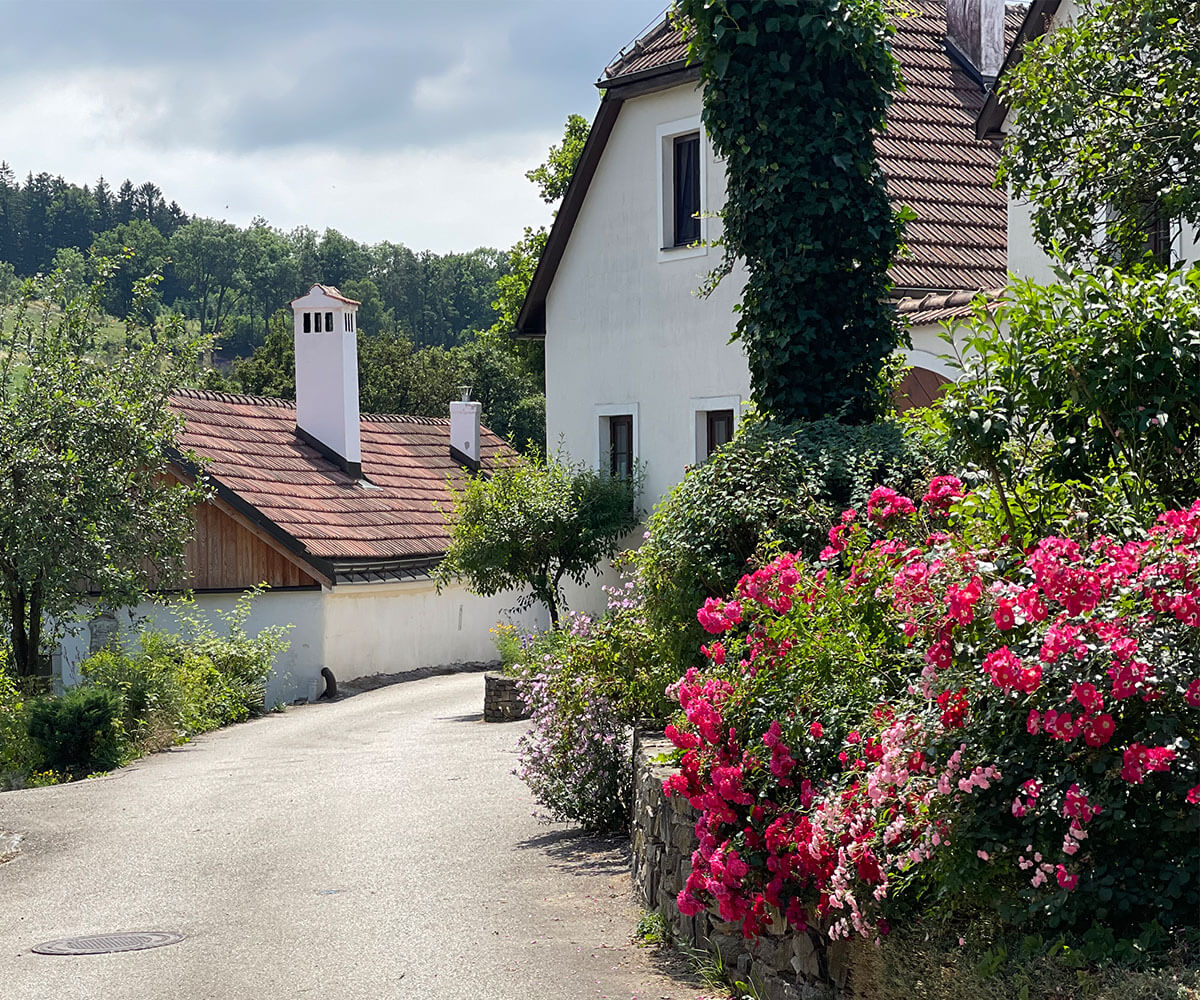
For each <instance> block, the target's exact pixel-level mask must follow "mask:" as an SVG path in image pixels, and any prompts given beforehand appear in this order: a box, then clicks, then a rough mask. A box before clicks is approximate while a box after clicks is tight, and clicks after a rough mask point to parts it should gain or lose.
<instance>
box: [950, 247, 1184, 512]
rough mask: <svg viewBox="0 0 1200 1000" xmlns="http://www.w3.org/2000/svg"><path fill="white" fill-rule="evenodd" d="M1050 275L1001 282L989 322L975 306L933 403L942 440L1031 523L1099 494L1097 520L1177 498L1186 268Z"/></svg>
mask: <svg viewBox="0 0 1200 1000" xmlns="http://www.w3.org/2000/svg"><path fill="white" fill-rule="evenodd" d="M1064 278H1065V280H1064V281H1063V283H1061V284H1057V285H1049V286H1045V287H1042V286H1037V285H1034V284H1032V283H1031V282H1017V283H1014V284H1013V285H1012V287H1011V288H1010V289H1009V291H1008V293H1007V301H1006V303H1005V304H1004V307H1003V310H1002V312H1001V313H1000V316H999V318H998V319H994V318H993V317H991V316H990V315H989V314H988V313H987V312H986V311H984V310H980V311H979V312H978V313H977V314H976V317H975V319H974V321H973V323H972V332H971V333H970V335H969V336H968V337H967V338H966V344H965V358H966V360H964V362H963V377H962V378H961V379H960V380H959V381H958V383H957V384H956V385H954V386H953V387H952V388H951V389H950V390H949V391H948V393H947V395H946V396H945V397H944V399H943V403H942V407H941V409H942V414H943V416H944V418H945V420H946V421H947V424H948V428H949V432H950V439H951V442H952V445H953V447H954V450H955V451H956V452H957V453H958V455H959V457H960V458H962V459H964V460H966V461H968V462H972V463H974V464H976V465H977V466H978V467H980V468H981V469H983V470H985V472H986V473H987V474H988V475H989V476H990V477H991V478H992V480H993V482H999V483H1000V488H1001V490H1002V491H1007V493H1008V494H1009V496H1008V500H1007V501H1002V502H1004V503H1006V504H1007V505H1008V506H1009V507H1010V509H1011V512H1012V514H1013V516H1014V517H1015V518H1016V519H1017V520H1018V521H1021V522H1024V523H1026V524H1027V525H1029V526H1031V527H1033V528H1034V529H1038V528H1042V527H1046V526H1048V524H1049V523H1050V521H1051V520H1053V519H1054V517H1055V516H1057V515H1056V511H1057V513H1058V514H1061V512H1062V509H1063V508H1062V506H1061V503H1066V504H1074V505H1077V507H1076V508H1075V509H1089V508H1092V507H1094V506H1095V505H1096V503H1098V502H1100V501H1103V503H1104V505H1105V506H1107V507H1108V508H1109V509H1108V510H1107V511H1106V512H1105V513H1106V515H1107V516H1109V517H1112V516H1114V515H1116V514H1117V512H1118V510H1119V509H1120V508H1125V509H1127V510H1130V511H1132V512H1134V513H1141V514H1142V515H1147V514H1149V513H1152V512H1154V511H1155V510H1158V509H1161V508H1162V507H1163V506H1164V505H1166V506H1172V505H1183V504H1186V503H1189V502H1190V501H1191V500H1193V499H1195V496H1196V493H1197V492H1198V491H1200V268H1195V267H1193V268H1191V269H1189V270H1182V271H1175V272H1167V273H1162V274H1144V273H1143V274H1133V275H1130V274H1122V273H1120V272H1117V271H1114V270H1111V269H1108V268H1099V269H1097V270H1096V271H1095V272H1094V273H1090V274H1085V273H1075V274H1070V275H1064ZM1105 483H1108V484H1109V485H1113V484H1116V488H1115V489H1114V490H1112V491H1110V492H1105V487H1104V486H1103V484H1105ZM1064 484H1065V485H1064ZM1097 490H1099V491H1100V492H1098V493H1097V492H1096V491H1097ZM1009 501H1011V502H1009ZM1060 501H1061V503H1060ZM1118 501H1120V507H1117V506H1116V502H1118Z"/></svg>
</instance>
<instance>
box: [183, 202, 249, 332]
mask: <svg viewBox="0 0 1200 1000" xmlns="http://www.w3.org/2000/svg"><path fill="white" fill-rule="evenodd" d="M170 253H171V259H172V261H173V262H174V264H175V273H176V274H177V275H178V276H179V278H180V279H181V280H182V281H183V283H184V284H185V285H186V287H187V289H188V291H190V292H191V294H192V295H193V296H194V297H195V299H196V300H197V304H198V305H199V316H200V330H201V332H202V333H211V334H213V335H214V336H215V335H217V334H219V333H220V331H221V322H222V320H223V319H225V318H226V310H227V308H228V307H229V305H231V303H232V299H233V295H234V292H235V289H236V288H237V285H238V283H239V280H240V276H239V273H238V268H239V264H240V262H241V258H242V233H241V230H239V229H238V228H237V226H234V225H232V224H230V223H228V222H218V221H216V220H215V219H193V220H192V221H191V222H189V223H187V224H186V225H183V226H180V227H179V229H177V230H175V232H174V234H173V235H172V236H171V241H170ZM210 305H211V306H212V309H211V312H210V310H209V306H210Z"/></svg>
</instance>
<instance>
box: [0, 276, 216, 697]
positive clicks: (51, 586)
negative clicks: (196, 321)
mask: <svg viewBox="0 0 1200 1000" xmlns="http://www.w3.org/2000/svg"><path fill="white" fill-rule="evenodd" d="M106 270H107V269H106ZM60 280H61V276H58V275H55V276H52V277H51V278H50V279H49V280H48V281H47V282H29V283H28V284H27V285H26V288H25V291H24V295H23V298H22V300H21V302H20V303H19V304H18V305H17V306H15V307H13V308H11V309H9V310H6V311H5V312H6V313H7V315H5V316H3V319H4V321H5V322H4V323H3V324H0V325H2V326H3V327H4V328H6V329H10V330H11V332H10V334H9V336H8V339H7V342H6V343H5V345H4V347H3V351H2V352H0V483H3V485H4V491H5V494H6V496H5V502H4V503H3V504H0V604H2V605H3V610H4V612H5V614H6V617H7V621H8V632H9V635H10V637H11V642H12V662H13V665H14V667H15V668H16V672H17V674H18V675H29V674H32V673H35V672H36V671H37V669H38V665H39V655H40V653H41V650H42V648H43V645H44V642H45V640H46V639H47V638H49V636H47V635H46V631H47V630H49V632H50V633H51V634H53V633H54V632H55V631H56V629H58V628H61V627H62V625H63V623H64V622H65V621H67V620H69V619H71V618H72V617H73V616H74V615H75V614H76V613H77V611H76V609H77V607H78V606H79V604H80V601H81V599H82V596H83V590H84V588H86V589H87V590H88V591H91V592H93V593H95V594H96V595H97V601H98V603H99V604H100V605H101V606H122V605H128V604H133V603H136V602H137V600H138V599H139V598H140V597H141V596H142V595H143V594H144V593H145V591H146V589H147V587H148V586H149V585H150V584H151V582H152V580H154V579H158V580H162V579H167V578H169V577H170V576H171V575H172V574H173V572H175V571H177V570H179V569H180V568H181V563H182V557H183V547H184V544H185V542H186V541H187V539H188V537H189V535H190V533H191V524H192V522H191V516H190V512H191V509H192V507H193V506H194V505H195V504H196V503H197V502H198V501H199V500H201V499H202V498H203V496H204V491H203V489H201V488H196V487H190V486H185V485H182V484H179V483H172V482H171V481H170V480H169V479H168V478H167V459H166V449H167V448H168V447H170V446H171V445H172V444H173V442H174V439H175V434H176V431H177V429H178V425H179V421H178V418H177V417H176V416H174V415H173V414H172V412H171V410H170V409H169V407H168V405H167V400H168V396H169V394H170V392H171V391H172V389H173V388H174V387H175V386H176V385H178V384H180V382H181V381H184V380H186V378H187V375H188V373H189V372H190V371H191V370H192V369H193V367H194V361H195V357H196V353H197V349H198V345H197V344H196V343H194V342H190V341H188V340H186V339H185V337H184V334H183V332H182V328H181V326H180V325H179V324H178V322H177V321H176V322H174V323H172V324H171V325H170V326H169V327H168V328H167V329H165V330H163V331H160V332H159V335H158V336H155V337H151V338H150V339H149V341H148V342H147V343H146V344H145V346H143V347H141V348H140V349H137V350H129V351H127V352H125V353H123V354H120V355H118V356H117V357H115V358H111V357H106V358H104V359H103V360H100V359H99V357H98V355H97V354H96V352H95V347H96V332H97V326H98V321H99V319H100V318H101V313H100V310H99V306H100V301H101V298H102V294H103V290H102V288H101V287H100V285H94V286H92V287H91V288H90V290H89V291H88V292H87V294H86V296H84V297H83V298H80V299H76V300H74V301H72V302H70V303H69V304H68V306H67V308H66V309H65V310H63V311H62V312H61V313H51V312H50V311H47V310H43V309H40V308H37V307H36V306H35V300H36V299H47V300H51V301H53V300H55V299H56V298H58V297H59V293H58V290H57V288H56V284H57V283H58V282H59V281H60ZM136 294H137V295H138V296H139V297H141V298H144V297H147V296H150V295H152V289H151V287H150V283H146V282H143V283H140V284H139V286H138V287H137V289H136ZM139 305H140V303H138V302H135V308H134V309H133V310H132V311H133V312H134V313H138V312H140V311H141V310H140V308H137V307H138V306H139Z"/></svg>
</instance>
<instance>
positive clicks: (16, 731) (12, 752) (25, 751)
mask: <svg viewBox="0 0 1200 1000" xmlns="http://www.w3.org/2000/svg"><path fill="white" fill-rule="evenodd" d="M4 659H5V652H4V650H3V649H0V791H2V790H4V789H6V788H9V787H16V786H20V785H23V784H25V783H26V781H27V779H28V777H29V776H30V775H31V774H32V773H33V772H34V771H35V770H36V769H37V765H38V753H37V747H36V746H35V745H34V743H33V741H32V740H31V739H30V738H29V700H28V698H26V696H25V695H24V694H22V692H21V690H20V689H19V688H18V687H17V682H16V680H15V679H14V678H13V677H11V676H10V675H9V674H8V673H7V672H6V671H5V669H4Z"/></svg>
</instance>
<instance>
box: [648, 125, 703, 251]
mask: <svg viewBox="0 0 1200 1000" xmlns="http://www.w3.org/2000/svg"><path fill="white" fill-rule="evenodd" d="M655 135H656V138H657V142H658V185H659V188H658V206H659V218H658V239H659V244H658V246H659V251H658V259H659V260H660V261H668V260H680V259H682V258H686V257H699V256H703V255H705V254H706V253H708V247H707V246H706V244H705V241H706V240H707V238H708V232H707V228H708V220H707V219H705V218H704V217H703V213H704V210H705V206H706V204H707V199H708V192H707V175H708V169H707V164H706V157H707V156H708V153H707V149H708V146H707V143H706V142H705V141H704V130H703V128H702V127H701V124H700V116H699V115H694V116H692V117H691V118H681V119H679V120H678V121H673V122H664V123H663V124H662V125H659V126H658V127H657V129H656V130H655Z"/></svg>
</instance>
